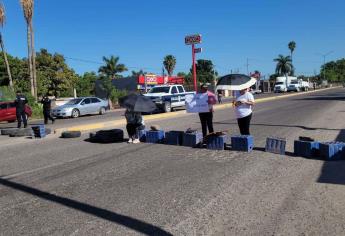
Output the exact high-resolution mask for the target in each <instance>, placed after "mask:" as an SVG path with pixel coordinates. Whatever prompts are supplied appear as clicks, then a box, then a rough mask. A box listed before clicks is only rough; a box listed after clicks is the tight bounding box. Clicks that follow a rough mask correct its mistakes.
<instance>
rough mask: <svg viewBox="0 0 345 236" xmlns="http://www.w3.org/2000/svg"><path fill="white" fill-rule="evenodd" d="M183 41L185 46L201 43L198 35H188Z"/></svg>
mask: <svg viewBox="0 0 345 236" xmlns="http://www.w3.org/2000/svg"><path fill="white" fill-rule="evenodd" d="M184 41H185V44H186V45H191V44H198V43H201V35H200V34H194V35H188V36H186V37H185V39H184Z"/></svg>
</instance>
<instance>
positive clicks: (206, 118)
mask: <svg viewBox="0 0 345 236" xmlns="http://www.w3.org/2000/svg"><path fill="white" fill-rule="evenodd" d="M199 117H200V122H201V128H202V135H203V136H204V137H205V136H206V135H207V128H208V132H209V133H213V132H214V131H213V113H212V112H203V113H199Z"/></svg>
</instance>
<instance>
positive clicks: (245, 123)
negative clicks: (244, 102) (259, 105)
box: [237, 114, 252, 135]
mask: <svg viewBox="0 0 345 236" xmlns="http://www.w3.org/2000/svg"><path fill="white" fill-rule="evenodd" d="M251 119H252V114H250V115H249V116H246V117H243V118H239V119H237V123H238V127H239V128H240V132H241V135H250V133H249V125H250V120H251Z"/></svg>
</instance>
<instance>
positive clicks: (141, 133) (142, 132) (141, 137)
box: [137, 129, 147, 142]
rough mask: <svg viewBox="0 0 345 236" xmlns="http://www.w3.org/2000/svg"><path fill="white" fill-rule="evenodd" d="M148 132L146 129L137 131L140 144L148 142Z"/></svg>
mask: <svg viewBox="0 0 345 236" xmlns="http://www.w3.org/2000/svg"><path fill="white" fill-rule="evenodd" d="M146 132H147V131H146V130H144V129H139V130H137V136H138V139H139V140H140V142H146Z"/></svg>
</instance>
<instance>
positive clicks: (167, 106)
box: [163, 102, 172, 112]
mask: <svg viewBox="0 0 345 236" xmlns="http://www.w3.org/2000/svg"><path fill="white" fill-rule="evenodd" d="M163 110H164V112H171V110H172V109H171V103H170V102H165V103H164V107H163Z"/></svg>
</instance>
